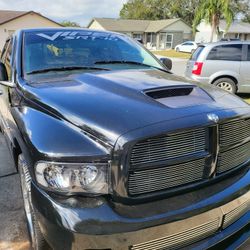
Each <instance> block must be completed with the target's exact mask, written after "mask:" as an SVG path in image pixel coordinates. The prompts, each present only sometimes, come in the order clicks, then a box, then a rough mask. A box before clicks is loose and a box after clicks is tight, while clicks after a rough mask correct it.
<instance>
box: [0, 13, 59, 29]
mask: <svg viewBox="0 0 250 250" xmlns="http://www.w3.org/2000/svg"><path fill="white" fill-rule="evenodd" d="M32 13H33V14H37V15H39V16H41V17H43V18H46V19H47V20H49V21H51V22H53V23H56V24H58V25H60V26H62V25H61V24H59V23H57V22H55V21H53V20H51V19H49V18H48V17H45V16H43V15H41V14H40V13H37V12H34V11H13V10H0V25H2V24H4V23H7V22H10V21H12V20H14V19H17V18H19V17H22V16H25V15H28V14H32Z"/></svg>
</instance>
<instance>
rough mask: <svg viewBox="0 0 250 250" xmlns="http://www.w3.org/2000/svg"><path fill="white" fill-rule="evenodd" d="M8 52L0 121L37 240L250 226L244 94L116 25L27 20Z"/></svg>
mask: <svg viewBox="0 0 250 250" xmlns="http://www.w3.org/2000/svg"><path fill="white" fill-rule="evenodd" d="M1 60H2V63H1V64H0V80H1V81H0V83H1V88H0V91H1V98H0V114H1V116H0V117H1V119H0V121H1V123H0V124H1V131H3V133H4V134H5V136H6V140H7V142H8V146H9V148H10V151H11V153H12V156H13V159H14V160H15V162H16V165H17V168H18V171H19V173H20V178H21V187H22V193H23V199H24V208H25V213H26V217H27V222H28V228H29V232H30V235H31V239H32V246H33V248H34V249H39V250H41V249H43V250H44V249H50V248H51V249H60V250H61V249H64V250H67V249H92V250H93V249H114V250H120V249H126V250H128V249H131V250H137V249H154V250H156V249H178V248H185V249H207V248H211V247H216V248H217V249H224V248H225V246H228V247H229V246H231V247H233V248H236V247H237V246H239V245H241V244H242V243H243V242H244V241H245V240H246V239H247V238H248V237H249V236H250V231H249V222H250V210H249V208H250V191H249V185H250V181H249V180H250V171H249V167H250V150H249V149H250V130H249V124H250V106H249V105H247V104H246V103H245V102H244V101H243V100H242V99H240V98H238V97H236V96H234V95H231V94H230V93H227V92H225V91H223V90H221V89H218V88H215V87H212V86H209V85H206V84H199V83H197V84H195V83H194V82H188V81H186V80H185V79H184V78H181V77H177V76H175V75H173V74H172V73H171V72H170V71H169V70H168V69H167V68H166V67H165V66H164V64H163V63H162V62H160V61H159V60H158V59H157V58H156V57H154V56H153V55H152V54H151V53H150V52H148V51H147V50H145V49H144V47H143V46H142V45H140V44H139V43H137V42H135V41H134V40H133V39H132V38H129V37H127V36H126V35H122V34H117V33H111V32H101V31H95V30H89V29H87V30H85V29H67V28H58V29H55V28H54V29H24V30H20V31H17V32H16V33H14V34H13V35H12V37H11V38H10V39H9V40H8V41H7V42H6V44H5V47H4V50H3V53H2V55H1ZM163 62H169V60H164V61H163Z"/></svg>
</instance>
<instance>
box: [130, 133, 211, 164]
mask: <svg viewBox="0 0 250 250" xmlns="http://www.w3.org/2000/svg"><path fill="white" fill-rule="evenodd" d="M206 131H207V130H206V129H205V128H200V129H194V130H190V131H186V132H182V133H176V134H169V135H162V136H158V137H153V138H149V139H146V140H143V141H141V142H138V143H137V144H136V145H135V146H134V147H133V149H132V152H131V157H130V165H131V166H136V165H144V164H152V163H156V162H159V161H167V160H171V159H174V158H178V157H185V156H188V155H191V154H196V153H202V152H205V151H206Z"/></svg>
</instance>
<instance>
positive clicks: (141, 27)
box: [87, 18, 182, 32]
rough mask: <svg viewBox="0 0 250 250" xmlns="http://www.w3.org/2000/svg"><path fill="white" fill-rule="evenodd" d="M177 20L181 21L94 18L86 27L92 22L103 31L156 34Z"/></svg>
mask: <svg viewBox="0 0 250 250" xmlns="http://www.w3.org/2000/svg"><path fill="white" fill-rule="evenodd" d="M179 20H181V19H180V18H175V19H165V20H155V21H151V20H135V19H115V18H94V19H92V20H91V22H90V23H89V24H88V26H87V27H90V26H91V24H92V23H93V22H94V21H97V22H98V23H99V24H100V25H101V26H102V27H103V28H104V29H105V30H110V31H119V32H127V31H129V32H158V31H160V30H162V29H164V28H166V27H167V26H169V25H171V24H173V23H175V22H177V21H179ZM181 21H182V20H181Z"/></svg>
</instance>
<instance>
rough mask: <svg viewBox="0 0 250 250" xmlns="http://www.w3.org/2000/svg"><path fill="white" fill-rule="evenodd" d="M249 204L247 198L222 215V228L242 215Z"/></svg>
mask: <svg viewBox="0 0 250 250" xmlns="http://www.w3.org/2000/svg"><path fill="white" fill-rule="evenodd" d="M249 206H250V202H249V200H247V201H245V202H244V203H242V204H241V205H240V206H238V207H236V208H235V209H233V210H231V211H230V212H229V213H227V214H226V215H225V217H224V222H223V228H226V227H228V226H229V225H231V224H232V223H234V222H235V221H237V220H238V219H239V218H240V217H241V216H242V215H244V214H245V213H246V212H247V211H248V210H249Z"/></svg>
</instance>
